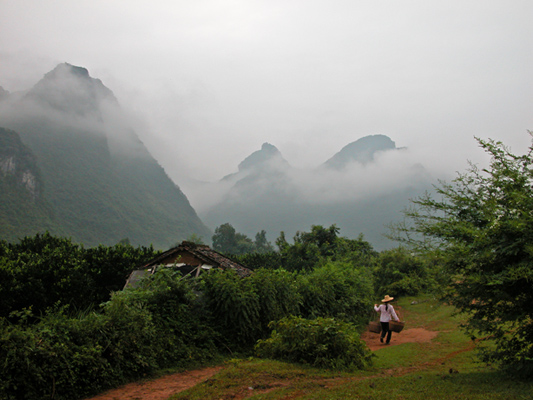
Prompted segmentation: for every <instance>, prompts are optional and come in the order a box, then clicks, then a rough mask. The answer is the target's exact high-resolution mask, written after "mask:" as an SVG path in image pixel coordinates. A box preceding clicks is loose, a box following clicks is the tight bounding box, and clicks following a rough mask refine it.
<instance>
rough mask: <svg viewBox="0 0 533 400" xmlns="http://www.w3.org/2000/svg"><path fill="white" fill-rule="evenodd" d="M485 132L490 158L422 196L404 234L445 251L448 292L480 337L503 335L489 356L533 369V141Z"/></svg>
mask: <svg viewBox="0 0 533 400" xmlns="http://www.w3.org/2000/svg"><path fill="white" fill-rule="evenodd" d="M530 135H531V132H530ZM477 140H478V142H479V144H480V146H481V147H482V148H483V149H484V150H485V151H486V152H487V153H488V154H489V155H490V156H491V161H490V166H489V167H488V168H486V169H479V168H478V167H476V166H475V165H473V164H471V165H470V168H469V169H468V170H467V172H466V173H463V174H459V175H458V176H457V178H456V179H454V180H453V181H452V183H444V182H441V184H440V186H438V187H436V193H437V195H438V196H439V198H435V197H436V196H435V195H430V194H427V195H425V196H423V197H421V198H419V199H417V200H414V201H413V203H414V206H413V208H412V209H410V210H407V211H406V212H405V214H406V217H407V219H406V222H407V223H405V224H402V225H398V226H396V229H397V232H396V235H398V234H400V236H397V238H399V239H401V240H403V241H405V242H407V243H409V244H412V245H415V246H416V247H418V248H419V249H420V248H422V247H423V248H425V249H426V250H427V249H428V248H432V249H434V250H436V251H437V252H438V253H439V254H440V255H441V256H442V259H443V260H444V263H445V267H446V271H447V272H448V273H449V278H450V279H449V286H448V290H447V292H446V295H445V298H446V300H447V301H449V302H450V303H451V304H453V305H454V306H455V307H456V308H457V309H458V310H459V311H460V312H462V313H465V314H467V316H468V320H467V324H466V329H467V332H469V333H470V334H471V335H472V337H473V338H475V337H478V336H487V337H488V336H490V337H491V338H493V339H494V340H495V346H492V347H487V348H485V349H484V352H483V357H484V359H485V360H486V361H498V362H501V363H502V364H503V365H504V366H512V367H513V370H514V371H515V372H523V373H525V374H527V375H532V374H533V314H532V308H531V305H532V304H533V290H532V289H533V186H532V184H533V145H532V146H530V148H529V151H528V153H527V154H525V155H514V154H512V153H511V151H510V150H509V149H508V148H507V147H505V146H504V144H503V143H501V142H495V141H493V140H487V141H485V140H481V139H477ZM413 233H414V234H422V239H414V236H412V235H411V234H413ZM402 234H403V235H402Z"/></svg>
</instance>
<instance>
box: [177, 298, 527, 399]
mask: <svg viewBox="0 0 533 400" xmlns="http://www.w3.org/2000/svg"><path fill="white" fill-rule="evenodd" d="M413 301H418V304H411V302H413ZM398 306H399V307H400V308H401V310H402V311H401V312H402V319H403V320H405V321H406V328H405V329H411V328H424V329H428V330H436V331H439V334H438V336H437V337H436V338H434V339H433V340H432V341H431V342H430V343H405V344H400V345H396V346H390V347H384V348H383V349H380V350H379V351H376V352H375V353H374V354H375V355H376V357H375V358H374V365H373V366H372V367H370V368H368V369H367V370H364V371H358V372H355V373H342V372H338V371H329V370H320V369H314V368H309V367H305V366H301V365H293V364H288V363H283V362H278V361H272V360H260V359H249V360H231V361H229V362H227V363H226V367H225V368H224V369H223V370H222V371H221V372H219V373H218V374H217V375H215V376H213V377H212V378H210V379H208V380H207V381H205V382H203V383H200V384H198V385H196V386H195V387H193V388H191V389H189V390H187V391H184V392H182V393H179V394H177V395H175V396H173V397H171V399H172V400H196V399H198V400H200V399H202V400H205V399H231V398H239V399H242V398H246V399H254V400H270V399H272V400H273V399H302V400H308V399H316V400H318V399H320V400H327V399H331V400H340V399H376V400H378V399H379V400H381V399H387V400H402V399H404V400H405V399H415V400H416V399H420V400H428V399H461V400H465V399H466V400H470V399H472V400H478V399H479V400H486V399H501V400H508V399H533V383H530V382H524V381H519V380H513V379H512V377H509V376H508V375H505V374H504V373H502V372H500V371H498V370H497V369H495V368H494V367H493V366H490V365H485V364H482V363H480V362H478V359H477V357H476V352H475V350H474V348H473V343H472V342H471V341H470V339H469V338H468V337H467V336H466V335H465V334H464V333H463V332H462V331H461V330H460V329H459V327H458V326H459V323H460V322H461V320H460V318H459V317H457V316H454V315H453V309H452V308H451V307H449V306H446V305H442V304H439V303H438V302H437V301H436V300H434V299H432V298H430V297H424V298H417V299H414V298H406V299H402V300H401V301H400V302H399V303H398ZM400 335H401V333H400Z"/></svg>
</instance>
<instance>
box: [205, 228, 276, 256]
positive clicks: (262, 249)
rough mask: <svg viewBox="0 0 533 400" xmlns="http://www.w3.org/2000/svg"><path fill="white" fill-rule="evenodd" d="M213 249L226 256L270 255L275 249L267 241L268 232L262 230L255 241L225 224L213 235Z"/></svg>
mask: <svg viewBox="0 0 533 400" xmlns="http://www.w3.org/2000/svg"><path fill="white" fill-rule="evenodd" d="M212 239H213V249H214V250H216V251H219V252H221V253H224V254H232V255H239V254H250V253H260V254H262V253H269V252H272V250H273V247H272V245H271V244H270V243H269V242H268V241H267V239H266V232H265V231H264V230H262V231H261V232H258V233H257V234H256V235H255V241H252V239H250V238H249V237H248V236H246V235H244V234H242V233H239V232H237V231H236V230H235V228H234V227H233V226H232V225H231V224H229V223H225V224H222V225H220V226H219V227H218V228H216V229H215V234H214V235H213V238H212Z"/></svg>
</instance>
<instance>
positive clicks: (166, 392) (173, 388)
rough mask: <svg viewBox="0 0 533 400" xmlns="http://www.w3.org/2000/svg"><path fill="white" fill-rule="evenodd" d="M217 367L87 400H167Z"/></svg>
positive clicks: (201, 379) (144, 383) (134, 384)
mask: <svg viewBox="0 0 533 400" xmlns="http://www.w3.org/2000/svg"><path fill="white" fill-rule="evenodd" d="M221 369H222V367H221V366H219V367H211V368H204V369H199V370H194V371H186V372H180V373H176V374H170V375H166V376H163V377H161V378H158V379H154V380H150V381H143V382H135V383H130V384H127V385H124V386H121V387H119V388H116V389H112V390H109V391H107V392H104V393H101V394H99V395H98V396H96V397H93V398H91V399H89V400H126V399H127V400H141V399H142V400H167V399H168V398H169V397H170V396H172V395H173V394H176V393H179V392H182V391H184V390H187V389H189V388H191V387H193V386H195V385H197V384H198V383H200V382H203V381H205V380H206V379H208V378H210V377H212V376H213V375H215V374H216V373H217V372H218V371H220V370H221Z"/></svg>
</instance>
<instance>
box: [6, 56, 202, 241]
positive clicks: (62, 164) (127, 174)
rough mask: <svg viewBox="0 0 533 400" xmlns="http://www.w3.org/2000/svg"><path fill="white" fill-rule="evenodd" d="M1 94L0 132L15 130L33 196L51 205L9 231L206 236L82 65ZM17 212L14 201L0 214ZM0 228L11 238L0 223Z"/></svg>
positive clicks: (96, 236) (136, 237) (106, 237)
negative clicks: (37, 221) (34, 222)
mask: <svg viewBox="0 0 533 400" xmlns="http://www.w3.org/2000/svg"><path fill="white" fill-rule="evenodd" d="M2 93H4V94H3V96H2V99H3V100H2V101H1V102H0V126H3V127H5V128H8V129H10V130H11V132H10V131H6V130H5V129H4V130H2V135H4V136H6V132H9V133H8V134H7V135H11V139H9V140H11V141H13V140H14V139H13V138H12V136H13V132H16V133H17V134H18V136H19V138H20V144H23V146H22V147H20V146H19V147H20V149H27V154H33V155H34V158H33V159H34V164H33V167H32V168H34V172H35V176H40V178H38V182H39V185H38V186H39V188H40V189H39V199H40V201H42V202H44V204H47V205H49V209H50V210H51V211H50V212H49V213H45V214H46V218H48V219H46V218H45V217H44V216H43V217H42V218H44V220H43V221H46V224H44V225H42V224H41V225H39V226H33V227H28V229H25V230H24V231H23V232H21V233H17V235H22V234H24V235H32V234H34V233H36V232H38V231H42V228H47V229H48V228H49V230H50V231H51V232H52V233H54V234H56V233H57V234H61V235H67V236H70V237H72V239H73V240H75V241H79V242H82V243H84V244H86V245H90V246H92V245H97V244H100V243H101V244H107V245H111V244H115V243H117V242H118V241H120V240H122V239H125V238H128V239H129V240H130V242H131V243H132V244H135V245H137V244H140V245H149V244H154V246H156V247H157V248H166V247H168V246H170V245H172V244H174V243H176V242H178V241H180V240H182V239H185V238H187V237H188V236H190V235H191V234H193V233H194V234H197V235H199V236H203V237H204V238H209V237H210V235H211V233H210V231H209V230H208V229H207V227H206V226H205V225H204V224H203V223H202V221H201V220H200V219H199V217H198V216H197V214H196V212H195V210H194V209H193V208H192V206H191V205H190V203H189V201H188V199H187V198H186V196H185V195H184V194H183V193H182V191H181V190H180V189H179V187H177V186H176V185H175V184H174V183H173V182H172V181H171V180H170V178H169V177H168V176H167V174H166V173H165V171H164V170H163V168H162V167H161V166H160V165H159V164H158V163H157V161H156V160H155V159H154V158H153V157H152V156H151V155H150V153H149V152H148V150H147V149H146V148H145V146H144V145H143V143H142V142H141V141H140V140H139V138H138V137H137V134H136V133H135V131H134V130H133V129H132V127H131V126H130V124H129V121H128V120H127V117H126V116H125V114H124V112H123V111H122V110H121V108H120V105H119V103H118V101H117V99H116V98H115V96H114V95H113V93H112V91H111V90H109V89H108V88H107V87H105V86H104V84H103V83H102V82H101V81H100V80H98V79H94V78H92V77H91V76H90V75H89V72H88V71H87V70H86V69H85V68H81V67H76V66H72V65H70V64H66V63H65V64H60V65H58V66H57V67H56V68H55V69H54V70H52V71H50V72H49V73H47V74H46V75H45V76H44V77H43V78H42V79H41V80H40V81H39V82H38V83H37V84H36V85H35V86H34V87H32V88H31V89H30V90H28V91H27V92H21V93H11V94H8V93H6V92H2ZM2 93H0V94H2ZM6 137H7V136H6ZM21 151H22V150H21ZM30 158H31V157H30V156H29V155H28V156H27V159H28V160H29V159H30ZM6 176H7V175H6V174H4V177H3V178H2V177H1V176H0V178H2V181H6ZM4 184H5V182H4ZM9 188H10V189H9V190H8V192H9V193H11V194H12V196H14V198H19V197H20V198H22V197H21V196H23V194H22V193H23V192H22V191H20V190H19V192H15V191H14V188H15V186H14V184H10V186H9ZM45 208H46V207H45ZM19 212H20V210H19V209H18V208H17V205H16V204H11V205H10V206H9V207H8V209H2V214H3V215H4V218H5V215H8V214H9V213H19ZM0 235H1V236H0V238H2V239H6V238H7V239H10V240H12V239H13V237H12V235H9V234H8V232H6V231H5V229H4V227H2V228H0Z"/></svg>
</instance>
